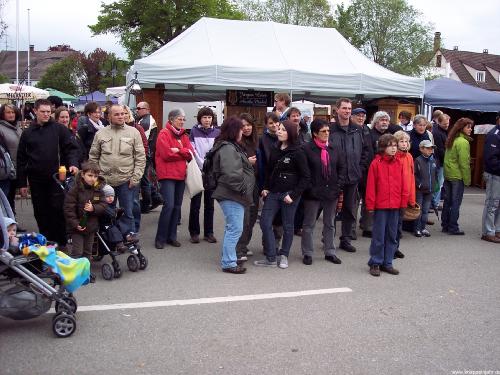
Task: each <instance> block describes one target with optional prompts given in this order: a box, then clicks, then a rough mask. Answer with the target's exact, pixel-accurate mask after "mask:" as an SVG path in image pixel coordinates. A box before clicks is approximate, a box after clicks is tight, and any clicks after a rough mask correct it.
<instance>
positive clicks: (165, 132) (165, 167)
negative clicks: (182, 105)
mask: <svg viewBox="0 0 500 375" xmlns="http://www.w3.org/2000/svg"><path fill="white" fill-rule="evenodd" d="M168 125H169V123H167V126H166V127H165V128H164V129H162V130H161V131H160V133H159V134H158V139H157V140H156V154H155V160H156V175H157V176H158V180H166V179H168V180H177V181H183V180H185V179H186V170H187V162H188V161H190V160H191V159H192V157H191V153H190V151H191V152H192V153H193V154H194V153H195V151H194V150H193V147H192V146H191V143H190V142H189V138H188V136H187V134H186V133H185V132H184V129H182V131H181V133H180V135H179V136H177V135H176V134H174V132H173V131H172V130H170V129H169V126H168ZM170 126H172V125H170ZM171 148H178V149H179V152H173V151H172V150H171Z"/></svg>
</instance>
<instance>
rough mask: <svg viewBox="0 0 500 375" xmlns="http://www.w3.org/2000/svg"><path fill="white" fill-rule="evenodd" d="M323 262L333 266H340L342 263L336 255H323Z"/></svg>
mask: <svg viewBox="0 0 500 375" xmlns="http://www.w3.org/2000/svg"><path fill="white" fill-rule="evenodd" d="M325 260H327V261H329V262H332V263H335V264H342V261H341V260H340V259H339V258H338V257H337V256H336V255H325Z"/></svg>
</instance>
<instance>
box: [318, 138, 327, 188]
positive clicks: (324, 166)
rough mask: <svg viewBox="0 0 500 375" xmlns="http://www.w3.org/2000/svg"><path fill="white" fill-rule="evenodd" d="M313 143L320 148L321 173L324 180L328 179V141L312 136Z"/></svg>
mask: <svg viewBox="0 0 500 375" xmlns="http://www.w3.org/2000/svg"><path fill="white" fill-rule="evenodd" d="M314 143H316V146H318V147H319V148H320V149H321V167H322V168H321V174H322V175H323V177H324V178H325V180H328V179H329V178H330V155H328V151H327V150H326V148H327V147H328V141H325V142H322V141H320V140H319V139H318V138H314Z"/></svg>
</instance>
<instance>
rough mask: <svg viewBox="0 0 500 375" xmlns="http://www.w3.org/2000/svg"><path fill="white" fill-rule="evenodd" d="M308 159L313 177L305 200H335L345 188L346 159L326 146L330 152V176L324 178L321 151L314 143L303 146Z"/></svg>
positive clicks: (329, 145)
mask: <svg viewBox="0 0 500 375" xmlns="http://www.w3.org/2000/svg"><path fill="white" fill-rule="evenodd" d="M302 148H303V149H304V153H305V155H306V159H307V165H308V167H309V172H310V175H311V180H310V183H309V187H308V189H307V190H306V191H305V192H304V194H303V198H304V199H309V200H335V199H337V198H338V196H339V192H340V190H342V187H343V186H344V176H345V173H346V172H345V169H346V164H345V158H344V157H342V156H341V155H339V153H338V152H336V151H335V150H334V149H333V146H332V145H331V144H328V146H326V150H327V152H328V156H329V158H330V160H329V167H330V176H329V178H328V179H326V178H325V177H324V176H323V165H322V164H321V149H320V148H319V147H318V146H317V145H316V143H314V141H312V142H309V143H307V144H305V145H303V146H302Z"/></svg>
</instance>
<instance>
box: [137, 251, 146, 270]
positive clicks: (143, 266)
mask: <svg viewBox="0 0 500 375" xmlns="http://www.w3.org/2000/svg"><path fill="white" fill-rule="evenodd" d="M138 257H139V262H140V264H139V269H140V270H145V269H146V267H147V266H148V258H146V257H145V256H144V255H142V254H139V255H138Z"/></svg>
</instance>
